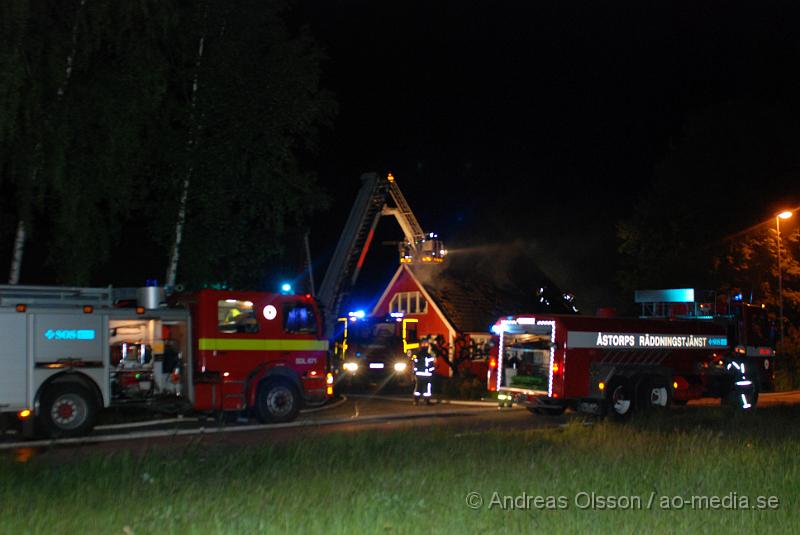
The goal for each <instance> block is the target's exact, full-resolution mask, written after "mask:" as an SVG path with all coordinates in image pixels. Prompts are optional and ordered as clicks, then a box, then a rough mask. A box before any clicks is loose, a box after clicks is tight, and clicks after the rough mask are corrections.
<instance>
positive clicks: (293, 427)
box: [0, 391, 800, 460]
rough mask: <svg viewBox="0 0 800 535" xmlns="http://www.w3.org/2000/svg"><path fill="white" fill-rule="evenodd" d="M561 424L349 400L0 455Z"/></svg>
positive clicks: (148, 426)
mask: <svg viewBox="0 0 800 535" xmlns="http://www.w3.org/2000/svg"><path fill="white" fill-rule="evenodd" d="M718 404H719V401H718V400H713V399H709V400H700V401H695V402H692V403H690V406H696V407H697V409H698V410H703V409H702V407H703V406H715V405H718ZM780 404H800V391H794V392H782V393H774V394H762V395H761V396H760V398H759V406H762V407H769V406H774V405H780ZM566 420H567V419H566V417H545V416H534V415H532V414H530V413H529V412H528V411H527V410H525V409H524V408H521V407H514V408H511V409H498V407H497V406H496V404H494V403H489V402H459V401H451V402H441V403H433V404H431V405H419V406H414V405H413V404H412V403H411V400H410V398H409V397H406V396H391V395H389V396H374V395H369V394H362V395H355V394H351V395H349V396H348V397H347V398H346V399H342V400H339V401H337V402H334V403H332V404H331V405H330V406H328V407H323V408H320V409H315V410H311V411H305V412H303V413H301V415H300V416H299V417H298V419H297V420H296V421H294V422H290V423H287V424H271V425H261V424H257V423H255V422H244V421H237V422H217V421H215V420H203V419H198V418H169V419H160V420H158V419H157V420H149V421H140V422H130V423H124V424H110V425H100V426H98V427H97V428H96V429H95V430H94V431H93V432H92V434H91V435H89V436H87V437H83V438H79V439H61V440H44V441H23V440H22V439H21V437H19V436H18V435H15V434H6V435H3V436H0V454H9V455H14V456H15V457H16V458H18V459H20V460H26V459H28V458H31V457H34V456H35V457H51V458H55V459H61V458H63V457H71V456H79V457H80V456H85V455H98V454H107V453H111V452H116V451H131V452H146V451H149V450H151V449H153V448H158V449H164V448H182V447H186V445H187V444H192V443H198V442H201V443H203V444H222V445H227V444H231V445H232V444H248V443H252V444H257V443H264V442H275V441H285V440H295V439H297V438H301V437H306V436H312V435H325V434H329V433H334V432H335V433H341V432H344V433H352V432H360V431H364V430H367V429H400V428H409V427H425V426H438V427H447V428H448V429H450V430H452V432H453V433H467V432H469V433H471V432H480V431H482V430H486V429H491V428H502V429H535V428H542V427H551V426H560V425H563V424H564V423H565V422H566Z"/></svg>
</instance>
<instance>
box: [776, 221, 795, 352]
mask: <svg viewBox="0 0 800 535" xmlns="http://www.w3.org/2000/svg"><path fill="white" fill-rule="evenodd" d="M790 217H792V212H790V211H788V210H786V211H784V212H781V213H779V214H778V215H776V216H775V230H776V231H777V236H776V239H777V240H778V324H779V325H778V328H779V329H780V335H781V351H780V352H781V354H782V353H783V273H782V268H781V219H789V218H790Z"/></svg>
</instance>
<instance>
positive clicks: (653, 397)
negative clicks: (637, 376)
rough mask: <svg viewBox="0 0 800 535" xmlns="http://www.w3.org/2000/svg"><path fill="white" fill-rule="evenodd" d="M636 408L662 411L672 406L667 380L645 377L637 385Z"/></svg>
mask: <svg viewBox="0 0 800 535" xmlns="http://www.w3.org/2000/svg"><path fill="white" fill-rule="evenodd" d="M638 394H639V395H638V403H637V407H638V408H641V409H644V410H662V409H666V408H668V407H669V406H670V405H671V404H672V392H671V391H670V389H669V386H668V385H667V380H666V379H664V378H661V377H645V378H644V379H642V381H641V383H640V384H639V392H638Z"/></svg>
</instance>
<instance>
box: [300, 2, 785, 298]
mask: <svg viewBox="0 0 800 535" xmlns="http://www.w3.org/2000/svg"><path fill="white" fill-rule="evenodd" d="M791 5H792V3H791V2H759V3H758V4H755V3H754V4H751V6H753V7H751V8H750V9H744V8H741V9H740V8H737V7H735V6H733V5H731V4H729V3H720V2H681V3H677V2H676V3H667V2H641V1H637V2H630V3H626V2H589V1H584V2H575V1H565V0H561V1H546V2H501V3H498V2H491V3H490V2H474V1H450V2H411V1H406V2H393V3H388V2H380V1H365V0H339V1H333V0H327V1H312V0H300V2H299V7H300V11H301V12H302V15H301V17H302V18H303V19H304V20H306V21H307V22H308V24H309V25H310V28H311V31H312V33H313V34H314V35H315V36H316V37H317V39H318V40H319V41H320V42H321V43H322V45H323V46H324V47H325V49H326V50H327V53H328V55H329V60H328V61H327V63H326V65H325V72H326V74H325V84H326V85H327V86H328V88H330V89H331V90H332V91H334V92H335V94H336V96H337V99H338V101H339V105H340V110H339V116H338V118H337V120H336V124H335V127H334V129H333V130H332V131H330V132H327V133H326V134H325V135H324V136H323V139H322V151H321V154H320V156H319V158H318V161H317V164H318V165H317V171H318V173H319V176H320V180H321V182H322V183H323V184H324V186H325V187H326V188H327V190H328V192H329V194H330V195H331V199H332V201H333V203H332V208H331V210H330V211H329V212H327V213H324V214H320V216H319V217H318V218H317V220H316V221H315V222H314V226H313V229H312V249H313V253H314V256H315V260H316V261H317V262H318V266H317V267H316V275H317V283H318V284H319V281H320V279H321V275H322V273H323V271H324V266H325V265H326V262H327V258H328V255H330V253H331V251H332V248H333V246H334V244H335V241H336V239H337V238H338V232H339V230H340V229H341V228H342V226H343V224H344V220H345V218H346V217H347V213H348V212H349V210H350V206H351V204H352V201H353V200H354V199H355V194H356V191H357V189H358V186H359V180H358V177H359V176H360V174H361V173H362V172H364V171H370V170H376V171H380V172H386V171H392V172H393V173H394V174H395V175H396V176H397V178H398V183H399V184H400V186H401V188H402V189H403V191H404V192H405V194H406V196H407V197H408V199H409V201H410V203H411V205H412V207H413V208H414V210H415V212H416V213H417V216H418V218H419V219H420V221H421V223H422V225H423V228H425V229H426V230H427V231H436V232H439V233H440V234H441V235H442V236H443V237H444V238H445V239H446V240H447V241H448V244H449V245H450V247H451V248H454V247H457V246H459V245H466V244H475V243H487V242H489V241H490V240H492V239H494V240H497V241H500V242H515V241H517V242H519V241H523V242H524V243H525V244H526V246H530V247H534V248H535V250H536V251H537V254H541V266H542V268H543V269H544V270H545V272H547V273H548V274H549V275H550V276H552V277H553V278H554V280H556V282H557V283H559V284H561V285H562V286H564V287H565V289H570V290H573V291H575V292H576V293H577V294H578V298H579V299H580V298H581V296H582V295H583V296H584V302H585V303H589V305H591V306H592V307H593V306H596V305H598V304H601V303H602V302H603V301H605V300H607V295H605V293H604V292H609V291H613V281H612V279H613V276H614V270H615V261H614V251H615V249H616V246H617V244H616V241H615V238H614V225H615V223H616V221H618V220H619V219H620V218H622V217H625V216H626V215H628V213H629V212H630V207H631V204H632V203H633V202H634V201H635V199H636V197H637V195H639V194H640V193H641V192H642V191H644V190H645V189H646V188H647V186H648V184H649V183H650V181H651V179H652V177H653V170H654V167H655V166H656V165H657V164H658V162H659V161H661V160H662V159H663V158H664V157H665V155H666V154H667V153H668V151H669V150H670V147H672V146H673V145H674V144H676V143H680V139H681V136H682V132H683V129H684V124H685V121H686V118H687V117H688V116H690V115H691V114H693V113H696V112H697V111H698V110H703V109H705V108H707V107H709V106H713V105H717V104H719V103H724V102H728V101H738V100H752V101H758V102H762V101H763V102H776V101H778V102H780V101H784V100H789V99H793V98H796V95H798V94H800V91H798V90H800V87H798V86H800V75H798V70H799V69H798V65H800V62H798V60H799V59H800V57H799V56H800V40H798V37H797V35H796V32H797V27H798V26H797V24H796V23H797V21H798V17H797V15H798V13H797V10H796V9H795V8H793V7H791ZM787 189H789V188H788V186H787ZM793 189H794V190H795V191H797V187H796V186H794V187H793ZM785 193H786V192H784V191H775V192H774V196H775V197H776V198H778V197H780V196H781V195H784V194H785ZM721 200H723V201H724V199H721ZM498 214H501V216H499V217H498ZM769 215H770V208H769V207H767V208H765V207H754V208H753V209H752V213H745V214H744V217H743V219H744V220H746V221H747V222H748V223H750V222H755V221H758V220H760V219H764V218H765V217H768V216H769ZM380 229H381V230H380V232H379V236H378V239H377V242H376V245H375V246H374V247H373V250H372V251H371V254H370V256H369V258H368V263H367V266H366V267H365V271H364V274H363V278H362V282H361V284H360V288H359V290H360V291H359V294H360V296H361V299H363V300H365V301H367V300H369V298H370V296H372V295H374V294H375V292H376V291H377V290H379V289H380V288H381V287H382V285H383V284H384V283H385V281H386V280H387V279H388V276H389V275H391V273H392V272H393V270H394V269H395V268H396V258H395V252H394V249H393V248H392V247H388V246H383V247H381V246H380V241H381V240H390V239H398V238H399V237H400V232H399V230H398V229H397V226H396V225H395V224H394V223H392V222H389V221H384V222H383V223H382V224H381V226H380ZM598 259H603V260H602V261H601V262H598ZM587 262H591V263H592V265H593V266H594V268H593V269H591V270H587V269H586V266H587Z"/></svg>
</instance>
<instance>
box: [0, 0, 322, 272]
mask: <svg viewBox="0 0 800 535" xmlns="http://www.w3.org/2000/svg"><path fill="white" fill-rule="evenodd" d="M289 9H290V6H288V5H287V4H285V3H284V2H281V1H274V0H267V1H262V2H256V1H254V0H239V1H236V2H222V1H218V0H207V1H205V2H185V1H181V0H168V1H155V0H136V1H133V2H122V3H120V2H100V1H94V0H84V1H81V0H73V1H67V2H64V1H55V0H39V1H35V2H28V1H24V0H10V1H8V2H3V4H2V6H1V7H0V10H2V12H1V13H0V21H1V22H0V24H2V31H3V33H2V39H3V47H2V51H0V70H2V73H1V74H0V98H2V101H1V102H0V172H1V173H2V174H1V175H0V176H2V182H1V183H0V187H1V188H2V191H3V193H4V194H8V195H10V196H13V199H14V200H13V203H12V202H6V203H4V206H3V209H4V213H9V212H11V213H14V215H15V217H16V218H22V219H23V220H25V221H29V222H30V224H29V225H27V226H28V227H29V228H32V229H33V233H32V236H31V244H32V246H33V249H32V250H29V252H28V253H26V258H25V262H24V264H23V278H26V277H27V280H33V279H35V278H37V277H38V278H39V279H46V278H50V277H52V278H56V279H57V280H58V281H59V282H64V283H70V284H89V283H94V284H108V283H114V284H124V283H134V282H141V281H142V280H144V278H146V277H157V278H161V276H163V273H164V271H165V269H166V265H167V257H168V253H169V248H170V247H171V245H172V240H173V239H174V225H175V221H176V217H177V212H178V204H179V199H180V192H181V187H182V184H183V181H184V179H185V178H186V177H187V174H188V173H190V172H191V175H192V181H191V185H190V195H189V202H188V216H187V217H188V218H187V227H186V231H185V241H184V248H183V251H182V252H181V263H180V266H179V277H178V280H179V281H181V282H184V283H186V284H188V285H190V286H199V285H202V284H204V283H216V282H220V281H226V282H228V283H229V284H232V285H239V286H242V285H247V286H254V287H258V286H259V285H261V284H263V282H264V281H265V279H266V278H267V277H269V274H270V272H272V271H274V270H275V269H276V267H277V266H280V265H281V264H282V263H285V262H286V261H287V255H286V254H285V253H286V250H287V247H286V244H287V241H288V240H291V238H292V237H293V235H294V234H301V230H300V229H302V227H303V225H305V221H306V219H307V217H308V215H309V214H310V212H311V211H313V210H315V209H318V208H319V207H320V206H322V205H323V204H324V196H323V195H321V194H320V193H318V186H317V185H316V183H315V181H314V177H313V175H312V174H311V173H309V172H308V171H307V170H306V168H305V167H304V165H303V162H304V161H306V157H307V156H308V155H309V154H312V151H313V149H314V138H315V135H316V129H317V128H319V127H320V126H324V125H326V124H329V122H330V120H331V119H332V114H333V112H334V110H335V106H334V103H333V100H332V98H331V96H330V95H329V94H327V93H326V92H325V91H324V90H323V89H322V88H321V84H320V65H321V62H322V61H323V59H324V56H323V54H322V51H321V50H320V49H319V47H318V46H317V45H316V44H315V43H314V42H313V40H312V39H311V38H310V36H309V35H308V33H307V32H306V31H304V30H302V29H300V30H296V29H293V28H291V27H290V26H289V25H288V24H287V23H286V22H285V20H284V19H285V16H286V14H287V12H288V10H289ZM201 38H204V45H205V54H204V57H203V61H202V62H198V61H197V59H198V58H197V55H198V54H197V50H198V42H199V40H200V39H201ZM68 63H70V64H71V71H70V73H69V74H67V65H68ZM195 80H196V81H197V88H198V89H197V92H196V104H195V106H194V108H193V107H192V102H191V100H192V99H191V96H192V93H193V91H192V86H193V83H194V82H195ZM4 196H5V195H4ZM8 219H9V218H8V217H6V218H5V219H4V220H2V221H0V224H3V225H4V226H5V228H4V229H3V230H4V231H5V232H4V233H3V234H2V237H3V239H4V241H6V240H7V237H8V235H9V232H8V226H9V221H8ZM39 263H41V264H43V265H46V266H48V267H49V269H48V270H47V271H42V270H40V269H39V268H38V264H39ZM128 281H130V282H128Z"/></svg>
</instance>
